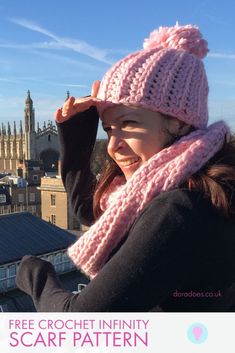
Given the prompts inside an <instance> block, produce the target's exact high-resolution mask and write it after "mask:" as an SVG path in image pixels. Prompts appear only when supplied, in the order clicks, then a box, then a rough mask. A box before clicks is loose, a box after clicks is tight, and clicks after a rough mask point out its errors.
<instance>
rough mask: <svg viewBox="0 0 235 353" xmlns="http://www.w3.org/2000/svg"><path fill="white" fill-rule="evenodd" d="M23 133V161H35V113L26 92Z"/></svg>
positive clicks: (28, 94)
mask: <svg viewBox="0 0 235 353" xmlns="http://www.w3.org/2000/svg"><path fill="white" fill-rule="evenodd" d="M24 131H25V159H26V160H30V159H35V157H36V156H35V146H34V135H35V113H34V108H33V101H32V99H31V97H30V91H28V92H27V98H26V100H25V109H24Z"/></svg>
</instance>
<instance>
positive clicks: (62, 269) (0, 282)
mask: <svg viewBox="0 0 235 353" xmlns="http://www.w3.org/2000/svg"><path fill="white" fill-rule="evenodd" d="M40 258H41V259H43V260H46V261H49V262H51V263H52V264H53V265H54V267H55V271H56V272H57V273H59V274H62V273H66V272H70V271H72V270H73V269H75V266H74V264H73V263H72V261H71V260H70V259H69V258H68V256H67V254H66V252H65V251H64V252H61V251H59V252H55V253H50V254H46V255H43V256H40ZM19 265H20V262H16V263H11V264H8V265H5V266H1V267H0V293H2V292H7V291H8V290H11V289H15V288H16V283H15V279H16V271H17V269H18V267H19ZM10 272H11V273H10ZM12 272H13V273H12Z"/></svg>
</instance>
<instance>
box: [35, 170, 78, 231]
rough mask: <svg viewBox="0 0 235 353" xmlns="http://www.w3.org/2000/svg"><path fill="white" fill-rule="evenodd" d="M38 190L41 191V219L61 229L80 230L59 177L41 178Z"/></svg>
mask: <svg viewBox="0 0 235 353" xmlns="http://www.w3.org/2000/svg"><path fill="white" fill-rule="evenodd" d="M38 189H39V190H40V191H41V217H42V219H44V220H45V221H47V222H50V223H52V224H54V225H56V226H58V227H60V228H63V229H71V230H72V229H80V224H79V221H78V219H77V218H76V217H75V216H74V214H73V212H72V210H71V206H70V202H69V198H68V194H67V192H66V191H65V188H64V186H63V182H62V179H61V177H60V176H58V175H57V176H55V177H43V178H41V185H40V187H38Z"/></svg>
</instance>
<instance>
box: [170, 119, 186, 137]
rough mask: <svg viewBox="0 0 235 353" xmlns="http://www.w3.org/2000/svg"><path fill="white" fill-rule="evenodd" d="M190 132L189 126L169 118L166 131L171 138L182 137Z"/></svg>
mask: <svg viewBox="0 0 235 353" xmlns="http://www.w3.org/2000/svg"><path fill="white" fill-rule="evenodd" d="M190 130H191V125H188V124H186V123H184V122H183V121H180V120H178V119H177V118H170V119H169V120H168V131H169V133H170V134H171V135H173V136H179V137H181V136H184V135H187V133H188V132H189V131H190Z"/></svg>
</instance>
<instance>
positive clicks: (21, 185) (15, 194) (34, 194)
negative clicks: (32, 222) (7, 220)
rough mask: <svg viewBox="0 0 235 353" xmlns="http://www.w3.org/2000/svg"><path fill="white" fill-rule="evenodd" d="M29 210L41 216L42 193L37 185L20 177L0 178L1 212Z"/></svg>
mask: <svg viewBox="0 0 235 353" xmlns="http://www.w3.org/2000/svg"><path fill="white" fill-rule="evenodd" d="M23 211H28V212H30V213H32V214H33V215H35V216H38V217H41V193H40V191H39V190H38V189H37V185H33V184H31V185H30V184H29V183H28V182H27V181H26V180H25V179H22V178H20V177H12V176H5V177H3V178H1V179H0V214H9V213H13V212H23Z"/></svg>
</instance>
